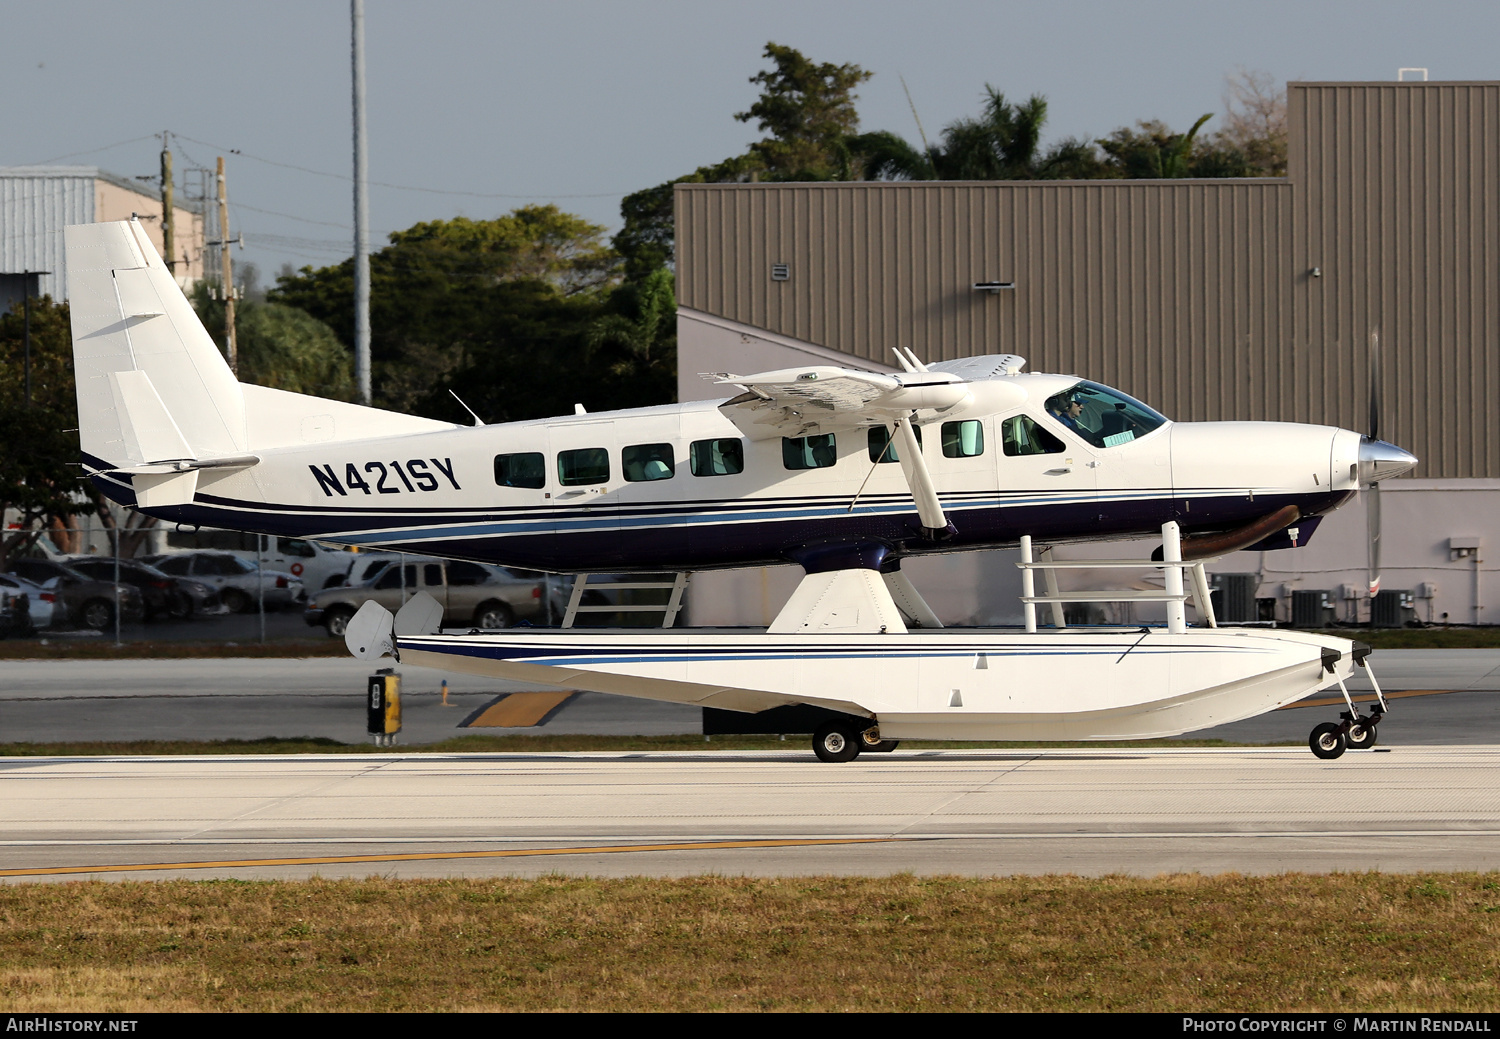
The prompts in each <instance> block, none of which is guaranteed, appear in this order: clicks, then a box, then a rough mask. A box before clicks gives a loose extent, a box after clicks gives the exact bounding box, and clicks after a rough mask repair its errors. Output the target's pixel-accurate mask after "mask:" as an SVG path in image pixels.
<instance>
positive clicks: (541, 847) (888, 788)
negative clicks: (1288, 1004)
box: [0, 745, 1500, 883]
mask: <svg viewBox="0 0 1500 1039" xmlns="http://www.w3.org/2000/svg"><path fill="white" fill-rule="evenodd" d="M1497 820H1500V746H1496V745H1489V746H1464V747H1400V748H1396V749H1393V750H1389V751H1382V750H1379V749H1377V750H1375V751H1366V752H1351V753H1349V754H1346V755H1345V756H1344V757H1343V758H1341V759H1339V760H1337V761H1331V762H1325V761H1319V760H1318V759H1316V758H1314V757H1312V755H1311V754H1309V753H1308V751H1307V750H1306V749H1298V750H1292V749H1244V750H1222V749H1212V750H1160V751H1150V752H1143V751H1131V750H1116V751H1108V750H1100V751H1088V750H1085V751H962V750H953V751H897V752H896V753H894V754H891V755H868V756H864V757H861V758H860V759H859V760H858V761H855V762H853V763H850V764H846V765H824V764H820V763H817V762H815V761H812V760H811V759H810V756H809V755H808V754H807V752H806V751H805V750H802V749H800V748H799V749H798V750H796V751H788V752H785V753H781V752H775V753H723V752H719V753H716V752H708V751H705V752H701V753H682V754H652V755H643V754H547V755H524V756H523V755H466V756H440V755H411V756H400V755H392V756H381V757H365V756H360V757H355V756H337V757H334V756H307V757H290V758H282V757H277V758H249V757H242V758H228V759H223V758H213V759H209V758H175V759H173V758H111V759H99V758H91V759H61V758H32V759H26V758H10V759H0V834H3V835H4V837H3V839H0V861H3V869H0V877H3V878H4V879H6V880H7V881H8V882H12V883H15V882H27V881H36V880H59V879H64V880H65V879H81V878H86V877H101V878H110V879H122V878H141V879H145V878H159V877H165V876H187V877H241V878H247V877H306V876H311V875H322V876H369V875H374V874H378V875H383V876H460V875H462V876H484V875H528V876H529V875H538V874H545V873H568V874H589V875H641V874H646V875H691V874H698V873H704V872H716V873H723V874H755V875H786V874H806V873H833V874H873V875H884V874H889V873H892V872H896V871H901V870H910V871H913V872H917V873H925V874H951V873H957V874H969V875H990V874H1008V873H1043V872H1071V873H1079V874H1095V875H1097V874H1106V873H1131V874H1138V875H1154V874H1157V873H1162V872H1169V871H1179V870H1195V871H1203V872H1222V871H1228V870H1234V871H1239V872H1249V873H1262V872H1280V871H1286V870H1311V871H1327V870H1387V871H1411V870H1428V869H1463V870H1490V869H1497V868H1500V822H1497Z"/></svg>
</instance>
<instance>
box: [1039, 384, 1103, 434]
mask: <svg viewBox="0 0 1500 1039" xmlns="http://www.w3.org/2000/svg"><path fill="white" fill-rule="evenodd" d="M1047 410H1048V411H1049V412H1051V414H1052V417H1053V418H1055V419H1057V421H1059V422H1061V423H1062V424H1063V425H1065V426H1067V427H1068V428H1069V429H1071V430H1074V431H1076V432H1078V433H1088V432H1092V431H1091V430H1088V429H1086V428H1084V425H1083V422H1082V421H1081V419H1082V416H1083V401H1081V400H1079V399H1078V395H1077V394H1076V393H1073V392H1071V391H1070V392H1067V393H1059V394H1056V395H1055V396H1053V397H1049V398H1048V400H1047Z"/></svg>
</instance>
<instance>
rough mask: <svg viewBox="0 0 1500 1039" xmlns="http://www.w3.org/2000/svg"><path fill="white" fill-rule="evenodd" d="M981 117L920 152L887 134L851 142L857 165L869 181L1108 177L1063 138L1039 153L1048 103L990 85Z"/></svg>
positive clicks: (959, 123) (1089, 150)
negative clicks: (1018, 99)
mask: <svg viewBox="0 0 1500 1039" xmlns="http://www.w3.org/2000/svg"><path fill="white" fill-rule="evenodd" d="M984 90H985V98H984V102H983V105H982V108H981V110H980V114H979V116H978V117H976V118H972V119H958V120H955V121H954V122H952V123H949V124H948V126H946V127H945V128H944V129H943V133H942V136H941V138H940V139H939V141H938V143H937V144H933V145H929V146H928V147H927V148H925V149H922V150H919V149H917V148H915V147H914V146H912V145H911V144H910V143H908V142H907V141H906V140H904V139H903V138H901V137H899V136H898V135H896V134H893V133H890V132H888V131H882V132H878V133H871V134H863V135H860V136H858V137H855V138H853V139H851V141H850V149H851V151H852V152H853V154H854V155H855V156H856V159H857V162H856V164H857V165H858V166H859V167H860V169H861V171H862V173H863V175H864V176H865V177H866V178H868V179H870V180H1058V179H1070V180H1073V179H1095V178H1098V177H1103V176H1109V175H1111V174H1110V173H1109V171H1108V170H1107V168H1106V166H1105V164H1104V163H1103V161H1102V160H1101V159H1100V157H1099V154H1098V152H1097V150H1096V149H1095V148H1094V146H1093V144H1092V143H1090V142H1088V141H1083V140H1078V139H1076V138H1068V139H1066V140H1063V141H1060V142H1058V143H1057V144H1054V145H1053V146H1052V147H1050V148H1047V149H1045V150H1044V149H1043V148H1042V146H1041V141H1042V128H1043V127H1044V126H1045V125H1046V123H1047V99H1046V98H1044V97H1042V96H1041V95H1040V94H1033V95H1032V96H1031V97H1030V98H1028V99H1027V100H1026V101H1024V102H1022V103H1020V104H1015V103H1012V102H1010V101H1007V100H1006V98H1005V95H1004V94H1002V93H1001V92H1000V91H998V90H996V89H995V88H994V87H992V86H990V85H989V84H985V88H984Z"/></svg>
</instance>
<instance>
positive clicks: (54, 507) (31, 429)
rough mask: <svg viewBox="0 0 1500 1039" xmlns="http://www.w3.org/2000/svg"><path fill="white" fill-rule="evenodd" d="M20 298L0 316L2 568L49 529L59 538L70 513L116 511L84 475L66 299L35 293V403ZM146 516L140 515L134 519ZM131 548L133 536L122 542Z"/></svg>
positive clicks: (109, 519)
mask: <svg viewBox="0 0 1500 1039" xmlns="http://www.w3.org/2000/svg"><path fill="white" fill-rule="evenodd" d="M25 366H26V361H25V331H24V319H23V316H22V304H21V303H17V304H16V305H15V306H14V307H12V308H11V310H10V311H9V312H8V313H6V314H4V315H3V316H0V515H3V516H4V517H5V520H6V523H5V529H4V531H3V532H0V568H3V567H4V566H5V563H6V561H7V560H8V559H9V558H10V557H11V556H12V555H14V554H16V553H18V552H24V551H25V550H27V549H28V548H30V547H31V545H32V544H33V543H34V542H35V540H36V538H37V537H38V536H39V532H40V531H41V530H43V529H50V530H52V531H53V532H54V533H53V538H54V540H55V541H57V543H58V546H59V547H60V548H63V549H67V550H75V549H76V548H77V547H78V546H77V545H75V544H73V543H72V540H73V539H70V538H69V537H68V536H67V533H66V532H67V530H68V528H70V527H72V526H73V522H72V517H74V516H77V515H79V514H80V513H85V512H93V511H98V512H99V514H100V517H101V519H104V521H105V524H106V526H110V527H112V526H113V525H114V518H113V515H112V514H111V513H110V510H109V508H108V507H107V506H106V505H105V503H104V501H103V499H102V498H100V497H99V495H98V494H97V493H95V492H94V490H93V488H92V487H91V486H90V485H89V483H88V482H87V480H86V479H85V478H84V475H83V468H82V466H80V465H79V464H78V463H79V458H78V401H77V398H76V397H75V396H74V390H73V333H72V329H71V327H70V325H69V320H68V307H67V304H65V303H54V302H53V301H52V299H51V297H48V296H43V297H42V298H41V299H33V300H32V301H31V403H30V404H29V405H28V404H27V402H26V386H25V381H26V380H25ZM143 525H145V524H143V523H141V522H137V523H136V524H135V525H134V526H136V527H141V526H143ZM123 548H124V550H125V551H127V552H131V551H133V550H134V545H133V544H127V545H125V546H123Z"/></svg>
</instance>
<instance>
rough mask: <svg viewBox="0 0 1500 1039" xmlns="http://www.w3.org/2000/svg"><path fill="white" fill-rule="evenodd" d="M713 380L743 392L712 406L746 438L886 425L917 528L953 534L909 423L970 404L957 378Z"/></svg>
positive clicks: (805, 375) (796, 372)
mask: <svg viewBox="0 0 1500 1039" xmlns="http://www.w3.org/2000/svg"><path fill="white" fill-rule="evenodd" d="M716 379H717V381H718V382H720V383H730V384H732V385H735V386H739V387H741V388H742V389H743V390H744V391H745V392H744V393H742V394H740V395H739V396H738V397H733V398H731V399H729V400H727V401H725V402H724V403H723V404H721V405H719V411H720V412H722V413H723V414H724V416H725V417H726V418H727V419H729V421H731V422H733V423H734V424H735V426H736V427H738V428H739V429H740V431H741V432H743V433H744V434H745V435H746V436H748V437H749V438H750V439H752V440H769V439H770V438H772V437H802V436H819V435H823V434H826V433H835V432H838V431H841V430H846V429H858V428H860V427H863V426H875V425H883V426H887V427H889V428H890V429H891V431H892V439H893V442H894V443H895V444H896V450H897V455H898V457H899V459H900V462H901V473H902V475H903V476H904V477H905V478H906V486H907V488H908V489H910V491H911V495H912V498H913V500H914V501H915V502H916V505H917V516H918V518H919V519H920V520H921V523H922V530H923V533H924V534H926V535H927V536H928V537H930V538H941V537H946V536H949V535H951V534H952V533H953V527H952V525H951V524H950V523H949V522H948V517H947V515H946V514H945V513H944V512H943V506H942V503H941V502H940V501H939V500H938V496H937V488H936V487H935V486H934V485H933V481H932V474H931V473H930V472H929V471H928V469H927V462H926V460H925V459H924V458H923V457H922V449H921V447H920V446H918V444H917V439H916V434H914V433H913V432H912V424H913V422H918V423H920V422H921V420H922V418H923V417H932V418H935V417H937V416H939V415H942V414H943V413H945V412H948V411H952V410H953V409H955V408H958V407H961V406H962V405H965V404H968V403H970V402H971V401H972V400H973V399H974V394H973V392H972V391H971V390H970V389H969V386H968V384H967V383H966V382H965V380H964V379H963V378H961V377H960V376H958V375H955V374H953V373H951V372H935V371H922V370H917V371H907V372H899V373H896V374H893V375H879V374H876V373H874V372H861V371H856V370H854V369H852V368H835V367H828V366H818V367H810V368H783V369H781V370H779V371H774V372H763V373H761V374H759V375H730V374H728V373H723V374H719V375H718V376H717V377H716ZM923 412H926V413H928V414H927V416H923V415H922V413H923Z"/></svg>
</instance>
